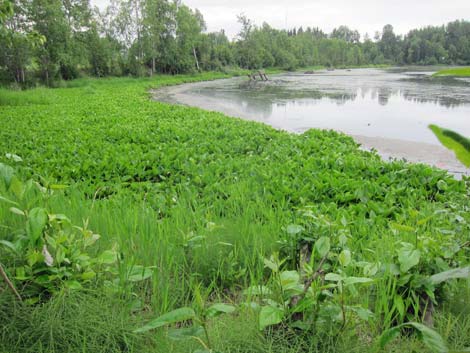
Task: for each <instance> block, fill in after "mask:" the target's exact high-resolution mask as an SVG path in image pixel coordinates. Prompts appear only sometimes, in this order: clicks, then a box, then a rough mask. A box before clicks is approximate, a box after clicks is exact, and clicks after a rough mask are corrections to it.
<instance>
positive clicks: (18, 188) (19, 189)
mask: <svg viewBox="0 0 470 353" xmlns="http://www.w3.org/2000/svg"><path fill="white" fill-rule="evenodd" d="M9 190H11V191H12V192H13V193H14V194H15V196H16V197H17V198H18V199H20V200H21V199H23V194H24V190H25V188H24V185H23V183H22V182H21V180H20V179H18V178H17V177H16V176H14V175H13V177H12V178H11V180H10V189H9Z"/></svg>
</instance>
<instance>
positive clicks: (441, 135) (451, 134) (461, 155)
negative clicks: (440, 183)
mask: <svg viewBox="0 0 470 353" xmlns="http://www.w3.org/2000/svg"><path fill="white" fill-rule="evenodd" d="M429 128H430V129H431V130H432V132H434V135H436V137H437V138H438V139H439V141H440V142H441V143H442V144H443V145H444V146H445V147H447V148H448V149H450V150H451V151H454V153H455V156H456V157H457V158H458V160H459V161H461V162H462V163H463V164H464V165H465V166H467V167H470V139H468V138H466V137H464V136H462V135H460V134H458V133H456V132H455V131H452V130H448V129H443V128H440V127H439V126H436V125H430V126H429Z"/></svg>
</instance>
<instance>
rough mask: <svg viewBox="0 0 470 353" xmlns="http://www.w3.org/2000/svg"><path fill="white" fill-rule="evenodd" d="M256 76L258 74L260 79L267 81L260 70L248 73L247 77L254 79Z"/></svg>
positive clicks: (266, 77)
mask: <svg viewBox="0 0 470 353" xmlns="http://www.w3.org/2000/svg"><path fill="white" fill-rule="evenodd" d="M256 76H259V78H260V79H261V81H269V79H268V76H267V75H266V73H265V72H264V71H262V70H258V71H257V72H252V73H249V74H248V78H249V79H250V81H256Z"/></svg>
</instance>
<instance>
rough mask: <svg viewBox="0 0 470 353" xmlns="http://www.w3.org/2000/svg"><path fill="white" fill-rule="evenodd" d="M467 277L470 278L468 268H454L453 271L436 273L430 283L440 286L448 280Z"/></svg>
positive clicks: (469, 268) (469, 269)
mask: <svg viewBox="0 0 470 353" xmlns="http://www.w3.org/2000/svg"><path fill="white" fill-rule="evenodd" d="M468 277H470V266H469V267H462V268H455V269H453V270H449V271H444V272H441V273H436V274H435V275H432V276H431V282H432V283H433V284H440V283H442V282H445V281H447V280H449V279H456V278H468Z"/></svg>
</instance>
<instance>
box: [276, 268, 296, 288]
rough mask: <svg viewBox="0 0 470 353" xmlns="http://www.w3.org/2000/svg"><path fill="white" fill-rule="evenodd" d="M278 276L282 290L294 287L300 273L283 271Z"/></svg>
mask: <svg viewBox="0 0 470 353" xmlns="http://www.w3.org/2000/svg"><path fill="white" fill-rule="evenodd" d="M279 277H280V280H281V286H282V287H283V288H284V290H287V289H292V288H294V287H296V286H297V285H298V284H299V281H300V275H299V273H298V272H297V271H283V272H281V274H280V275H279Z"/></svg>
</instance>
